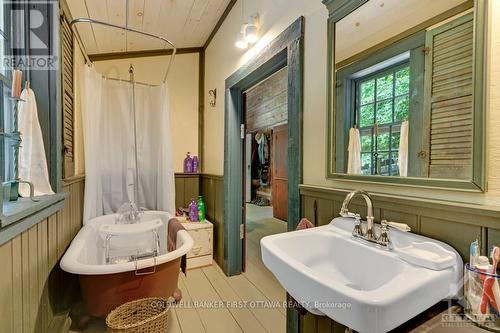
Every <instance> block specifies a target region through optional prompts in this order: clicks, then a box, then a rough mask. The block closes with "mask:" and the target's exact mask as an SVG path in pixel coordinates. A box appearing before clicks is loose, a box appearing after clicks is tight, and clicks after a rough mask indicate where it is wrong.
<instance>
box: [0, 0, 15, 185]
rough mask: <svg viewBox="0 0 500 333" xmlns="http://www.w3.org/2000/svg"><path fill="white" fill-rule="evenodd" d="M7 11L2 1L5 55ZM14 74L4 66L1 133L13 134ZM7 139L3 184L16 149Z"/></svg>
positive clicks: (0, 35) (0, 33) (0, 42)
mask: <svg viewBox="0 0 500 333" xmlns="http://www.w3.org/2000/svg"><path fill="white" fill-rule="evenodd" d="M6 12H7V11H5V4H4V3H3V1H0V52H2V53H1V54H2V55H3V54H5V52H6V50H9V48H10V41H9V37H10V31H9V30H10V29H9V26H10V24H9V17H8V16H7V13H6ZM11 74H12V72H11V70H10V69H8V66H2V70H1V71H0V115H1V116H0V131H1V132H4V133H10V132H12V127H13V121H14V120H13V112H12V108H13V106H14V103H13V101H12V99H11V98H10V84H11V77H12V75H11ZM10 143H11V142H10V140H9V139H7V138H5V139H4V138H0V151H1V152H2V153H1V154H3V157H4V161H3V163H1V164H0V177H1V179H2V181H3V182H5V181H9V180H12V179H13V178H14V174H13V169H14V165H13V156H14V149H13V148H12V145H11V144H10Z"/></svg>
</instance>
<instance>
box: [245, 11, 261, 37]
mask: <svg viewBox="0 0 500 333" xmlns="http://www.w3.org/2000/svg"><path fill="white" fill-rule="evenodd" d="M258 26H259V14H253V15H251V16H250V23H248V24H247V25H246V27H245V41H246V42H247V43H248V44H255V43H257V41H258V40H259V36H258V35H257V29H258Z"/></svg>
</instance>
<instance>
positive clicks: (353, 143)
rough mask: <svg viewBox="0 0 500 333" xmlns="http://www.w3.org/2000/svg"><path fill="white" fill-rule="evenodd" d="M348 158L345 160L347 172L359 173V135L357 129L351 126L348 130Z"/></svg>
mask: <svg viewBox="0 0 500 333" xmlns="http://www.w3.org/2000/svg"><path fill="white" fill-rule="evenodd" d="M347 150H348V151H349V160H348V161H347V173H350V174H356V175H359V174H361V139H360V137H359V130H358V129H357V128H351V129H350V130H349V146H348V147H347Z"/></svg>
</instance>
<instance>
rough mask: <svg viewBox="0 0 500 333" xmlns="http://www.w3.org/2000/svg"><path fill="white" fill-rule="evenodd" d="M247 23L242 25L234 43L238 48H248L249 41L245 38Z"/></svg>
mask: <svg viewBox="0 0 500 333" xmlns="http://www.w3.org/2000/svg"><path fill="white" fill-rule="evenodd" d="M245 37H246V36H245V25H243V26H242V27H241V30H240V32H239V33H238V39H236V43H235V44H234V45H235V46H236V47H237V48H239V49H242V50H245V49H246V48H248V43H247V41H246V38H245Z"/></svg>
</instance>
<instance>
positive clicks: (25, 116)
mask: <svg viewBox="0 0 500 333" xmlns="http://www.w3.org/2000/svg"><path fill="white" fill-rule="evenodd" d="M21 99H22V100H24V102H20V103H19V132H21V139H22V142H21V148H20V149H19V178H21V180H26V181H29V182H31V183H33V185H34V186H35V195H45V194H54V192H53V191H52V188H51V187H50V183H49V170H48V167H47V157H46V156H45V148H44V145H43V137H42V129H41V128H40V123H39V122H38V111H37V107H36V99H35V93H34V92H33V90H31V89H29V88H28V89H24V90H23V92H22V93H21ZM19 194H20V195H21V196H22V197H29V195H30V189H29V186H28V184H22V183H21V184H19Z"/></svg>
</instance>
